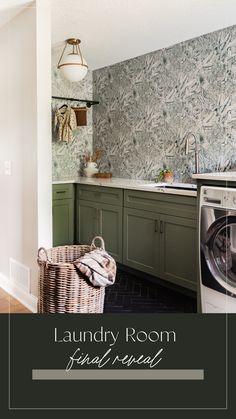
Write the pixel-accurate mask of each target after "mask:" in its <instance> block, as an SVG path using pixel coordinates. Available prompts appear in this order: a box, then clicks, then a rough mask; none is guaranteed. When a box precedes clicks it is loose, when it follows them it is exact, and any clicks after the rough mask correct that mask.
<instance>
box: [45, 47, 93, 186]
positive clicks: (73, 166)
mask: <svg viewBox="0 0 236 419" xmlns="http://www.w3.org/2000/svg"><path fill="white" fill-rule="evenodd" d="M60 53H61V50H58V49H53V51H52V95H53V96H63V97H75V98H80V99H92V98H93V82H92V72H91V71H88V74H87V76H86V77H85V78H84V79H83V80H82V81H81V82H78V83H70V82H69V81H67V80H66V79H64V78H63V77H61V75H60V73H59V71H58V70H57V63H58V59H59V57H60ZM64 103H67V104H68V105H70V106H74V105H76V106H77V104H78V103H77V102H66V101H61V100H60V101H58V100H55V99H53V100H52V127H53V133H52V160H53V169H52V170H53V173H52V175H53V180H54V181H55V180H64V179H74V178H77V177H78V176H79V174H81V170H82V167H83V164H82V161H81V159H82V156H83V155H84V154H86V153H88V152H91V151H92V145H93V115H92V112H93V109H92V107H91V108H90V109H88V111H87V126H85V127H78V128H77V129H76V130H75V131H74V134H73V140H72V142H71V143H69V144H67V143H63V142H58V139H57V132H56V130H55V129H54V114H55V109H56V108H58V107H60V106H62V105H63V104H64ZM79 106H84V104H83V103H82V104H79Z"/></svg>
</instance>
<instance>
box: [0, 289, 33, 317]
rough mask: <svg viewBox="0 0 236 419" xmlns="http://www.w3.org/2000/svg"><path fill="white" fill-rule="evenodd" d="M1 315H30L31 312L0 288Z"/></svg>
mask: <svg viewBox="0 0 236 419" xmlns="http://www.w3.org/2000/svg"><path fill="white" fill-rule="evenodd" d="M0 313H30V311H29V310H28V309H27V308H26V307H25V306H23V305H22V304H21V303H20V302H19V301H17V300H16V299H15V298H13V297H11V296H10V295H9V294H7V292H5V291H4V290H3V289H2V288H0Z"/></svg>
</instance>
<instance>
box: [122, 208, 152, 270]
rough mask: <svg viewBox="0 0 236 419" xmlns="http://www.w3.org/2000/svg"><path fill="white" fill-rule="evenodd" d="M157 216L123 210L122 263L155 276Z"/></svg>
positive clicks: (133, 210) (146, 212) (130, 209)
mask: <svg viewBox="0 0 236 419" xmlns="http://www.w3.org/2000/svg"><path fill="white" fill-rule="evenodd" d="M158 230H159V216H158V215H157V214H155V213H153V212H149V211H143V210H137V209H132V208H125V209H124V230H123V263H124V264H125V265H127V266H130V267H131V268H135V269H138V270H140V271H143V272H147V273H149V274H152V275H157V274H158V272H159V238H160V236H159V232H158Z"/></svg>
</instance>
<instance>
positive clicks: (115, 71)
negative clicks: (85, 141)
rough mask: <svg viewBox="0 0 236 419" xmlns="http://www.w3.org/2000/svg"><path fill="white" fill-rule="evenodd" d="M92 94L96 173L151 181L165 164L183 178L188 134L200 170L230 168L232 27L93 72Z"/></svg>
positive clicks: (235, 48)
mask: <svg viewBox="0 0 236 419" xmlns="http://www.w3.org/2000/svg"><path fill="white" fill-rule="evenodd" d="M54 87H56V85H55V82H54ZM58 89H59V86H58ZM93 93H94V98H96V99H98V100H99V101H100V104H99V105H97V106H95V107H94V109H93V146H94V149H96V148H101V149H102V154H103V155H102V160H101V163H100V169H101V170H111V171H112V172H113V176H116V177H123V178H136V179H138V178H140V179H152V178H153V177H154V176H155V175H157V174H158V172H159V171H160V169H161V168H162V167H163V165H166V166H167V167H169V168H172V169H173V170H174V172H175V178H176V179H177V180H182V181H189V180H190V177H191V173H193V172H194V146H192V148H191V153H189V154H188V155H186V136H187V135H188V134H189V133H192V134H194V135H195V136H196V139H197V143H198V144H199V149H200V151H199V160H200V171H201V172H205V171H217V170H226V169H229V168H232V167H233V166H234V165H236V26H233V27H230V28H226V29H223V30H220V31H217V32H214V33H211V34H208V35H204V36H201V37H199V38H195V39H192V40H190V41H186V42H183V43H181V44H177V45H174V46H172V47H170V48H165V49H163V50H159V51H155V52H153V53H150V54H146V55H143V56H140V57H137V58H134V59H130V60H128V61H125V62H122V63H118V64H115V65H112V66H110V67H105V68H102V69H99V70H95V71H94V72H93ZM86 138H87V137H86ZM54 154H55V152H54Z"/></svg>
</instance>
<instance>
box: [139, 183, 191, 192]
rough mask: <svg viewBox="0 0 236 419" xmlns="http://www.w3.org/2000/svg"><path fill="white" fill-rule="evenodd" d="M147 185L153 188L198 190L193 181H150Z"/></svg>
mask: <svg viewBox="0 0 236 419" xmlns="http://www.w3.org/2000/svg"><path fill="white" fill-rule="evenodd" d="M141 186H145V187H146V188H153V189H181V190H184V191H196V190H197V185H195V184H193V183H177V182H176V183H175V182H173V183H150V184H146V185H141Z"/></svg>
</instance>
